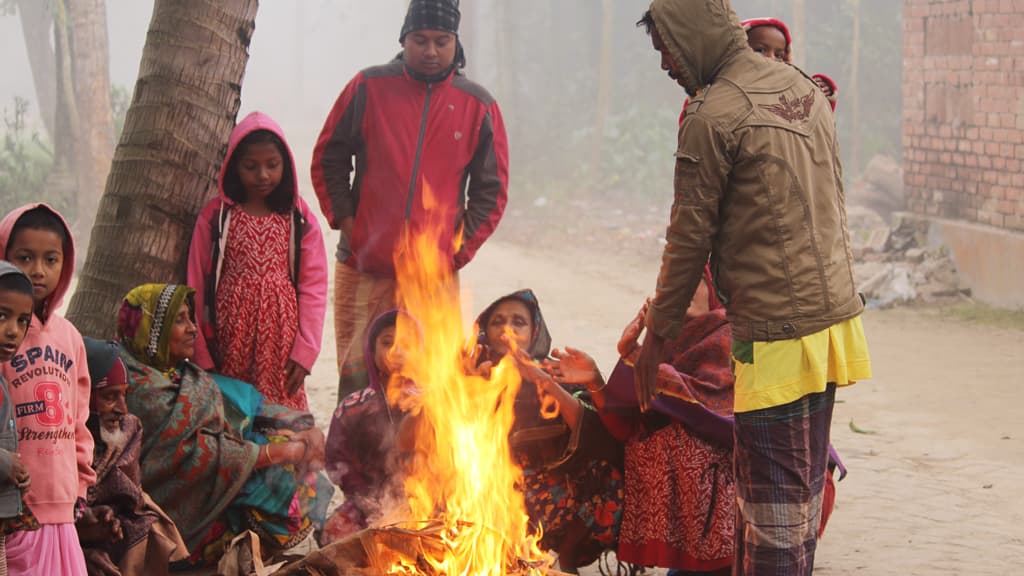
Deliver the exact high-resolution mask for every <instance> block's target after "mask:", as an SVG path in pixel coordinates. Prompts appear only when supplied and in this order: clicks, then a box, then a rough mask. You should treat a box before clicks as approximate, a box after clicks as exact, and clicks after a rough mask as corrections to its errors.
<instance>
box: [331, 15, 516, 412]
mask: <svg viewBox="0 0 1024 576" xmlns="http://www.w3.org/2000/svg"><path fill="white" fill-rule="evenodd" d="M459 19H460V14H459V4H458V0H412V2H411V3H410V5H409V12H408V14H407V15H406V17H405V24H404V25H403V26H402V32H401V35H400V36H399V41H400V42H401V44H402V52H401V53H400V54H399V55H398V57H397V58H396V59H395V60H393V61H391V62H390V63H388V64H385V65H383V66H374V67H372V68H367V69H365V70H363V71H361V72H359V73H358V74H356V76H355V78H353V79H352V80H351V81H350V82H349V83H348V85H347V86H346V87H345V89H344V91H342V93H341V96H339V97H338V100H337V102H335V104H334V108H333V109H332V110H331V113H330V115H329V116H328V117H327V122H326V123H325V124H324V127H323V130H322V131H321V132H320V137H319V139H318V140H317V143H316V148H315V149H314V151H313V166H312V176H313V187H314V188H315V189H316V194H317V198H318V199H319V201H320V209H321V211H322V212H323V214H324V216H325V217H326V218H327V221H328V223H329V224H330V226H331V228H334V229H340V230H341V238H340V241H339V242H338V251H337V257H338V262H337V274H336V278H335V293H334V327H335V333H336V336H337V342H338V368H339V373H340V381H339V387H338V400H339V402H340V401H341V399H343V398H344V397H345V395H346V394H348V393H350V392H352V391H354V390H358V389H360V388H363V387H365V386H366V365H365V362H364V359H363V357H362V350H361V349H360V347H359V346H358V345H354V344H355V343H359V342H362V340H363V332H364V331H365V330H366V325H367V322H368V320H369V319H371V318H375V317H376V316H378V315H379V314H381V313H382V312H384V311H386V310H388V309H390V308H393V307H394V306H395V279H394V277H395V271H394V253H395V247H396V245H397V244H398V239H399V238H400V235H401V232H402V229H403V228H408V229H409V230H410V231H411V232H417V231H419V230H423V229H424V228H425V227H427V226H429V225H436V222H437V221H438V218H439V217H440V222H442V224H441V225H442V226H443V227H444V229H443V230H442V233H441V237H440V241H439V243H438V244H439V245H438V250H439V252H440V254H441V255H442V257H444V258H446V259H448V260H449V261H450V262H451V266H452V269H453V270H458V269H460V268H462V267H463V266H465V265H466V264H467V263H468V262H469V261H470V260H471V259H472V258H473V255H474V254H475V253H476V251H477V249H479V248H480V246H481V245H482V244H483V243H484V241H485V240H487V238H488V237H489V236H490V235H491V233H493V232H494V230H495V228H496V227H497V225H498V221H499V220H500V219H501V215H502V212H504V210H505V203H506V200H507V197H508V140H507V138H506V136H505V125H504V123H503V121H502V118H501V112H500V110H499V109H498V104H497V102H495V100H494V98H493V97H492V96H491V95H490V94H489V93H488V92H487V91H486V90H485V89H484V88H482V87H481V86H479V85H477V84H475V83H473V82H471V81H469V80H467V79H466V77H465V76H464V75H463V74H462V68H463V67H464V66H465V62H466V59H465V55H464V53H463V50H462V44H461V43H460V42H459V37H458V29H459ZM353 160H354V162H353ZM353 164H354V165H353ZM353 170H354V171H355V176H354V178H353V177H352V172H353ZM425 196H427V197H426V198H425ZM432 223H434V224H432Z"/></svg>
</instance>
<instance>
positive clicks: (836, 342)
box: [636, 0, 871, 576]
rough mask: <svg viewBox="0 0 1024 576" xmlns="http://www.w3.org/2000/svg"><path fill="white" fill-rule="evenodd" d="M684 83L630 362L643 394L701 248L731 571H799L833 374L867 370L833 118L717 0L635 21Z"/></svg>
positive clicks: (644, 396) (845, 378)
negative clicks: (723, 342)
mask: <svg viewBox="0 0 1024 576" xmlns="http://www.w3.org/2000/svg"><path fill="white" fill-rule="evenodd" d="M639 24H640V25H642V26H645V27H646V28H647V29H648V31H649V32H650V34H651V36H652V41H653V44H654V47H655V49H657V50H658V51H659V52H660V53H661V60H662V68H663V69H664V70H666V71H667V72H668V73H669V76H670V77H672V78H673V79H675V80H676V81H677V82H678V83H679V84H680V85H681V86H682V87H683V88H684V89H686V91H687V92H688V93H689V94H691V96H692V95H693V94H695V93H696V92H697V91H698V89H701V93H700V96H699V97H695V98H694V99H693V100H692V101H691V102H690V106H689V108H688V109H687V112H686V118H685V120H684V121H683V124H682V126H681V127H680V131H679V146H678V150H677V152H676V167H675V202H674V204H673V206H672V216H671V223H670V224H669V227H668V232H667V235H666V238H667V245H666V247H665V252H664V256H663V262H662V267H661V274H660V276H659V278H658V289H657V294H656V296H655V298H654V301H653V302H652V304H651V306H650V309H649V311H648V314H647V328H648V330H647V336H646V339H645V341H644V344H643V347H642V349H641V354H640V358H639V360H638V361H637V366H636V374H637V377H636V383H637V395H638V398H639V401H640V404H641V406H642V407H643V408H645V409H646V408H647V406H649V405H650V402H651V400H652V399H653V397H654V395H655V394H656V393H657V391H656V374H657V365H658V361H659V355H660V352H661V349H662V347H663V346H664V345H665V342H667V341H671V340H674V339H675V338H676V336H677V335H678V334H679V332H680V330H681V329H682V319H683V318H684V315H685V312H686V308H687V306H688V304H689V302H690V300H691V298H692V296H693V292H694V290H695V288H696V286H697V283H698V282H699V281H700V278H701V273H702V270H703V268H704V266H705V264H706V263H707V262H708V258H709V257H710V258H711V267H712V270H713V271H714V278H715V288H716V290H717V291H718V293H719V294H720V296H721V297H722V300H723V302H725V304H726V308H727V311H728V318H729V321H730V322H731V326H732V332H733V338H734V343H733V353H732V355H733V360H734V371H735V374H736V385H735V400H734V408H735V413H736V418H735V439H736V443H735V450H734V461H735V468H736V483H737V486H736V492H737V506H738V509H739V512H740V520H739V524H738V525H737V527H736V534H737V550H736V566H735V569H736V570H737V572H735V573H739V574H780V575H782V574H785V575H787V576H792V575H798V574H810V573H811V570H812V568H813V564H814V551H815V548H816V543H817V540H816V530H815V528H816V527H817V526H818V520H819V516H820V514H821V502H822V493H823V486H824V482H825V468H826V464H827V461H828V446H829V426H830V424H831V420H832V406H833V403H834V399H835V388H836V386H837V385H839V386H842V385H847V384H852V383H853V382H855V381H856V380H859V379H863V378H868V377H870V373H871V366H870V360H869V358H868V353H867V345H866V342H865V339H864V333H863V328H862V326H861V323H860V317H859V316H860V313H861V312H862V310H863V303H862V300H861V298H860V296H859V295H858V294H857V291H856V289H855V286H854V279H853V267H852V257H851V254H850V249H849V234H848V232H847V229H846V210H845V206H844V202H845V197H844V193H843V186H842V170H841V167H840V163H839V150H838V141H837V138H836V133H835V120H834V118H833V116H832V111H831V109H830V106H829V104H828V101H827V100H826V99H825V98H824V96H823V95H822V94H821V91H820V90H819V89H818V87H817V86H816V85H815V84H814V82H813V81H812V80H811V79H810V78H808V77H807V76H806V75H804V74H803V73H802V72H801V71H800V70H798V69H796V68H794V67H792V66H790V65H788V64H785V63H779V62H772V61H769V60H768V59H765V58H763V57H761V56H759V55H757V54H755V53H754V52H753V51H751V50H750V49H749V48H748V46H747V38H746V34H745V33H744V31H743V29H742V28H741V27H740V23H739V20H738V19H737V17H736V15H735V13H734V12H733V11H732V8H731V7H730V5H729V2H728V0H654V2H653V3H652V4H651V9H650V11H649V12H648V13H646V14H645V15H644V18H643V19H642V20H641V21H640V23H639Z"/></svg>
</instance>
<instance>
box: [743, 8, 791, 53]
mask: <svg viewBox="0 0 1024 576" xmlns="http://www.w3.org/2000/svg"><path fill="white" fill-rule="evenodd" d="M740 24H741V25H742V26H743V30H745V31H746V32H747V44H749V45H750V49H751V50H753V51H754V52H757V53H758V54H760V55H762V56H764V57H765V58H768V59H770V60H775V61H777V62H792V61H793V37H792V36H791V35H790V34H789V27H788V26H786V23H785V22H783V21H782V20H779V19H777V18H751V19H749V20H744V21H743V22H740Z"/></svg>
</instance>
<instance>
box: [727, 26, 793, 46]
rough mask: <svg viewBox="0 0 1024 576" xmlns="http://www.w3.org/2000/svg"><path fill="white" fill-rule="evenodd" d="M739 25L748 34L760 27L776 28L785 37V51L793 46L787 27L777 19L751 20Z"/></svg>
mask: <svg viewBox="0 0 1024 576" xmlns="http://www.w3.org/2000/svg"><path fill="white" fill-rule="evenodd" d="M740 24H741V25H742V26H743V30H744V31H746V32H750V31H751V30H753V29H754V28H759V27H761V26H772V27H774V28H778V29H779V31H780V32H782V35H783V36H785V37H786V49H787V50H788V49H789V47H790V46H791V45H792V44H793V37H792V36H790V35H789V27H788V26H786V23H785V22H783V21H782V20H779V19H778V18H751V19H749V20H744V21H743V22H740Z"/></svg>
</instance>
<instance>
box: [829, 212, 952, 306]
mask: <svg viewBox="0 0 1024 576" xmlns="http://www.w3.org/2000/svg"><path fill="white" fill-rule="evenodd" d="M847 214H848V217H849V227H850V234H851V241H852V244H853V256H854V262H855V265H854V273H855V276H856V279H857V285H858V288H859V289H860V291H861V292H862V293H863V294H864V296H865V297H866V298H867V301H868V305H869V306H873V307H879V308H885V307H890V306H894V305H897V304H902V303H910V302H925V303H934V302H949V301H955V300H961V299H964V298H968V297H970V292H971V291H970V288H968V287H967V286H966V285H965V284H964V283H963V281H962V280H961V278H960V276H959V275H958V274H957V270H956V265H955V264H954V262H953V259H952V258H951V257H950V254H949V250H948V248H946V247H945V246H930V245H929V243H928V227H929V224H928V221H927V220H925V219H924V218H920V217H915V216H913V215H910V214H905V213H898V212H897V213H894V214H893V215H892V217H893V224H892V225H891V226H889V225H888V224H886V222H885V220H884V219H883V218H882V217H881V216H880V215H879V214H878V213H877V212H874V211H873V210H871V209H869V208H864V207H850V209H849V210H848V213H847Z"/></svg>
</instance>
